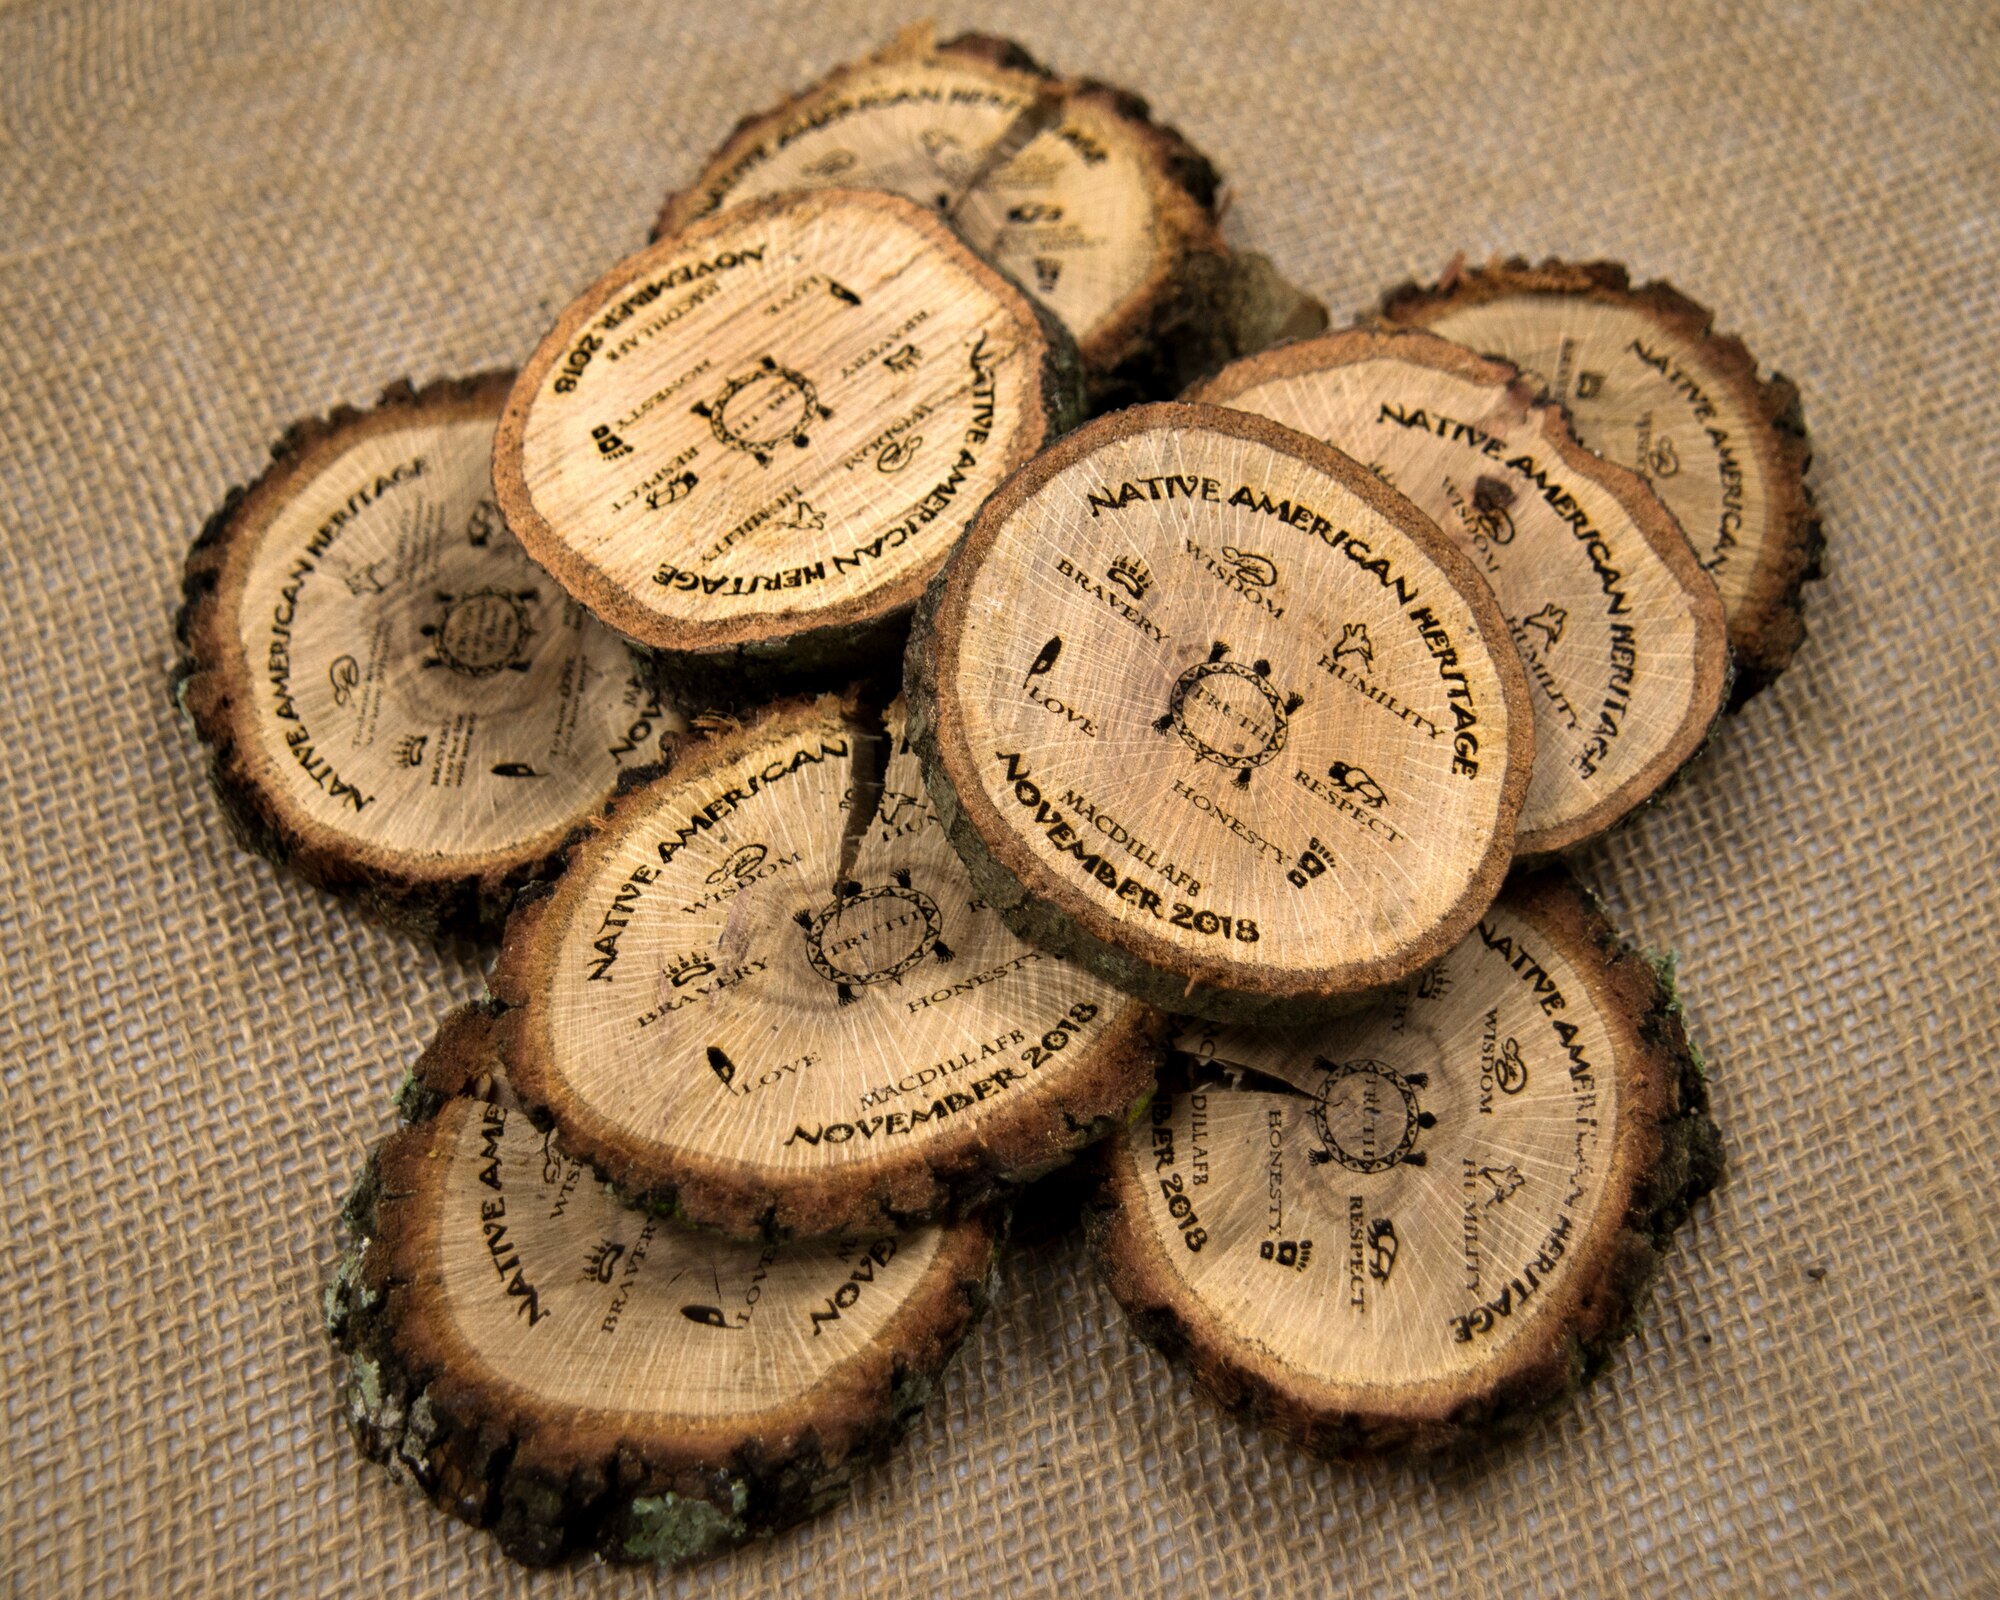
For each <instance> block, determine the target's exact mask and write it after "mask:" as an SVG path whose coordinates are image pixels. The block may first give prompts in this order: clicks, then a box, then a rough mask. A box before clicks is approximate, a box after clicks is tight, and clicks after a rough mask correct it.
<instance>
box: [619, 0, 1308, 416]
mask: <svg viewBox="0 0 2000 1600" xmlns="http://www.w3.org/2000/svg"><path fill="white" fill-rule="evenodd" d="M825 184H843V185H852V186H857V187H866V188H871V189H887V190H892V191H893V192H895V193H897V194H901V195H906V196H908V197H909V198H910V199H912V200H916V201H919V202H921V203H922V204H924V205H928V206H931V207H933V208H935V209H936V210H937V211H938V212H940V213H941V214H943V215H945V216H948V217H949V218H950V219H951V221H952V222H953V223H954V224H955V225H956V226H957V227H958V228H959V230H960V231H961V232H962V233H963V234H964V235H965V237H966V239H967V240H968V241H969V242H970V243H971V245H972V246H973V248H974V249H976V250H978V251H979V252H981V254H983V255H985V256H986V257H987V258H988V259H990V260H992V261H994V262H995V263H996V264H998V265H999V266H1000V267H1002V268H1004V269H1005V270H1006V271H1007V272H1008V273H1009V274H1010V275H1012V276H1013V277H1014V278H1015V279H1016V280H1017V281H1018V282H1020V283H1021V284H1022V285H1024V286H1025V287H1027V288H1028V289H1030V290H1032V291H1033V292H1034V293H1035V294H1036V295H1037V296H1039V297H1040V298H1041V300H1042V301H1043V303H1044V304H1046V305H1047V306H1048V307H1049V309H1050V310H1051V311H1053V312H1054V313H1055V314H1056V316H1057V317H1059V318H1060V319H1061V320H1062V322H1063V323H1064V325H1065V326H1066V327H1068V328H1069V329H1070V331H1071V332H1072V333H1073V334H1074V335H1075V337H1076V342H1077V344H1078V346H1079V348H1080V349H1081V351H1082V354H1083V361H1084V366H1085V369H1086V371H1087V372H1088V374H1089V377H1090V383H1091V390H1092V399H1093V403H1094V404H1095V405H1096V406H1097V407H1099V408H1100V409H1101V408H1105V407H1109V406H1113V405H1124V404H1129V403H1130V402H1131V401H1133V400H1139V399H1147V398H1153V397H1156V396H1161V395H1168V394H1172V393H1174V392H1175V391H1176V390H1178V389H1180V388H1182V387H1183V386H1185V384H1186V383H1188V382H1189V381H1190V380H1191V379H1192V378H1194V377H1195V376H1196V375H1197V374H1198V373H1200V372H1202V371H1213V370H1214V369H1215V368H1216V367H1217V366H1219V365H1221V363H1222V362H1224V361H1226V360H1228V359H1229V357H1230V356H1231V355H1233V354H1238V353H1243V352H1245V351H1247V350H1250V349H1261V348H1263V346H1264V345H1266V344H1268V343H1270V342H1271V341H1272V340H1273V339H1275V338H1281V337H1294V336H1297V335H1299V334H1302V333H1316V332H1318V331H1319V330H1320V329H1321V328H1323V327H1325V326H1326V310H1325V308H1324V307H1323V306H1321V305H1320V304H1319V302H1318V301H1316V300H1313V299H1311V298H1310V297H1308V296H1305V295H1302V294H1300V293H1299V291H1298V290H1296V289H1294V288H1292V287H1291V286H1290V285H1289V284H1286V283H1284V281H1283V280H1282V279H1281V278H1279V277H1278V276H1277V275H1276V273H1275V271H1274V270H1273V269H1272V268H1271V265H1270V263H1269V262H1268V261H1267V260H1265V259H1264V258H1263V257H1261V256H1256V255H1254V254H1249V253H1244V254H1243V256H1242V258H1241V259H1240V260H1239V259H1236V258H1232V257H1231V256H1230V254H1229V252H1228V250H1227V249H1226V247H1225V246H1224V245H1223V243H1222V238H1221V235H1220V233H1219V232H1218V231H1217V227H1216V195H1217V190H1218V188H1219V185H1220V180H1219V179H1218V178H1217V176H1216V173H1215V169H1214V167H1212V166H1211V165H1210V164H1209V162H1208V160H1207V158H1206V157H1204V156H1203V155H1202V154H1201V153H1200V152H1199V151H1197V150H1196V149H1195V148H1194V147H1193V146H1192V145H1190V144H1189V143H1188V142H1187V141H1186V140H1185V139H1184V138H1182V137H1181V135H1180V134H1179V133H1178V132H1177V131H1175V130H1174V129H1172V128H1168V127H1163V126H1162V125H1160V124H1158V123H1156V122H1154V121H1153V120H1152V118H1151V116H1150V114H1149V111H1148V108H1147V105H1146V102H1145V101H1144V100H1142V99H1140V98H1139V97H1138V96H1137V95H1134V94H1130V93H1128V92H1126V91H1125V90H1122V89H1114V88H1112V87H1110V86H1109V85H1107V84H1102V83H1096V82H1091V81H1072V80H1067V79H1062V78H1058V77H1056V76H1054V75H1053V74H1052V73H1050V72H1048V71H1047V70H1046V69H1045V68H1043V67H1042V66H1040V65H1039V64H1037V62H1036V61H1035V59H1034V58H1033V57H1032V56H1030V55H1029V54H1028V53H1027V52H1026V51H1025V50H1023V49H1021V47H1020V46H1019V45H1016V44H1012V43H1010V42H1008V41H1006V40H1003V39H994V38H989V37H985V36H982V35H978V34H966V35H964V36H962V37H960V38H958V39H954V40H952V41H951V42H949V43H947V44H944V45H941V46H940V45H938V44H937V43H936V42H935V40H934V37H933V35H932V32H931V29H930V27H929V26H928V25H927V24H926V25H921V26H918V27H916V28H912V29H909V30H906V31H905V33H904V34H903V35H902V36H901V37H900V38H899V39H898V40H897V42H896V43H895V44H893V45H892V46H890V47H889V48H888V49H887V50H884V51H882V52H881V53H879V54H877V55H876V56H874V57H872V58H870V59H868V60H865V61H859V62H853V63H850V64H849V65H846V66H843V67H839V68H836V69H835V70H834V71H833V72H831V73H829V74H828V75H827V76H826V77H825V78H823V79H821V80H820V81H819V82H818V83H816V84H814V85H813V86H812V87H811V88H808V89H806V90H803V91H802V92H801V93H799V94H797V95H795V96H793V97H792V98H791V99H789V100H787V101H785V102H784V104H782V105H780V106H777V107H775V108H773V109H772V110H770V111H767V112H765V113H763V114H761V115H758V116H753V117H747V118H745V119H744V121H743V122H742V124H741V125H740V126H739V127H738V128H737V129H736V131H735V132H734V133H733V134H732V135H731V136H730V138H729V140H728V142H727V143H726V144H724V145H723V147H722V148H721V149H720V150H718V151H717V152H716V153H715V154H714V155H713V156H712V157H710V159H709V161H708V164H707V165H706V166H705V167H703V169H702V171H701V173H700V175H699V176H698V177H697V178H696V179H695V181H694V182H693V183H692V184H690V185H689V186H688V187H687V188H686V189H684V190H682V191H681V192H680V193H678V194H675V195H673V196H671V197H669V199H668V200H667V203H666V206H665V209H664V210H663V211H662V212H661V214H660V220H659V225H658V229H657V231H656V237H657V236H658V235H661V234H670V233H677V232H679V231H680V230H681V229H683V228H685V227H687V226H688V225H689V224H690V223H692V222H694V221H695V220H697V219H698V218H701V217H705V216H707V215H709V214H710V213H712V212H714V211H717V210H719V209H721V208H723V207H725V206H729V205H734V204H737V203H739V202H741V201H743V200H746V199H753V198H758V197H761V196H765V195H772V194H779V193H783V192H785V191H788V190H794V189H806V188H817V187H820V186H821V185H825Z"/></svg>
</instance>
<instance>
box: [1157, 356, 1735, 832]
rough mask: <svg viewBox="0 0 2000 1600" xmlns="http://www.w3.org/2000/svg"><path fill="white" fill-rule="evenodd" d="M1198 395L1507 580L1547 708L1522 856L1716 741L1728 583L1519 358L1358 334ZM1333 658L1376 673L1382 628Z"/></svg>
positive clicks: (1616, 812) (1633, 798) (1641, 791)
mask: <svg viewBox="0 0 2000 1600" xmlns="http://www.w3.org/2000/svg"><path fill="white" fill-rule="evenodd" d="M1193 397H1194V398H1197V399H1201V400H1206V401H1210V402H1213V403H1215V404H1217V405H1227V406H1234V407H1236V408H1238V409H1239V410H1243V411H1253V412H1256V413H1257V414H1258V415H1260V416H1268V417H1271V418H1273V419H1274V420H1276V421H1278V422H1282V423H1284V424H1286V425H1287V426H1288V427H1294V428H1298V429H1300V430H1301V431H1302V432H1305V433H1310V434H1312V435H1314V436H1315V437H1316V438H1321V439H1324V440H1326V441H1327V442H1328V443H1329V444H1331V445H1333V446H1335V447H1336V448H1337V449H1341V450H1345V451H1347V452H1348V453H1349V454H1351V455H1353V456H1354V458H1355V459H1356V460H1358V461H1363V462H1366V463H1367V464H1368V467H1369V469H1370V470H1371V471H1373V472H1374V473H1375V474H1376V475H1377V476H1378V477H1380V478H1382V479H1383V480H1384V481H1385V482H1388V483H1391V484H1393V485H1395V487H1396V488H1398V489H1399V490H1401V491H1402V492H1403V493H1404V494H1407V495H1408V496H1409V497H1410V498H1411V500H1413V501H1414V502H1415V503H1416V504H1417V505H1418V506H1419V507H1421V508H1422V509H1423V510H1424V511H1425V512H1426V513H1428V514H1429V515H1430V516H1432V517H1433V518H1435V519H1436V521H1437V523H1438V525H1439V526H1440V527H1441V528H1442V529H1444V531H1445V532H1446V533H1447V534H1449V535H1451V537H1452V538H1453V539H1454V540H1455V541H1456V543H1457V544H1458V546H1459V548H1460V549H1461V550H1463V551H1464V552H1465V554H1466V556H1467V557H1468V558H1469V559H1470V560H1471V561H1472V563H1473V565H1474V566H1475V567H1476V568H1477V569H1478V571H1479V573H1480V575H1481V577H1483V578H1484V579H1485V580H1486V581H1487V582H1488V583H1490V584H1491V585H1492V586H1493V589H1494V592H1495V594H1496V595H1497V596H1498V597H1499V600H1500V604H1501V607H1502V609H1503V610H1504V611H1505V613H1506V616H1507V626H1508V630H1509V632H1510V633H1511V634H1512V636H1513V640H1514V644H1515V647H1516V649H1518V650H1519V651H1520V653H1521V657H1522V660H1523V662H1524V663H1525V664H1526V666H1527V668H1528V680H1529V686H1530V698H1531V701H1532V704H1533V707H1534V718H1535V744H1536V759H1535V775H1534V779H1533V781H1532V782H1531V783H1530V784H1529V786H1528V798H1527V803H1526V804H1525V805H1524V806H1523V807H1522V810H1521V820H1520V832H1519V838H1518V843H1517V849H1518V850H1519V851H1520V853H1522V854H1525V855H1539V854H1546V853H1549V852H1552V851H1556V850H1562V849H1566V848H1568V847H1569V846H1571V845H1574V844H1576V843H1579V842H1580V841H1582V840H1584V839H1588V838H1592V837H1595V836H1596V835H1597V834H1598V833H1601V832H1603V831H1604V830H1605V829H1606V828H1609V827H1611V826H1612V825H1613V824H1614V823H1616V822H1618V821H1619V820H1620V819H1622V818H1623V817H1625V816H1627V815H1628V814H1629V813H1630V812H1631V811H1632V810H1633V809H1634V808H1635V807H1637V806H1639V805H1640V804H1642V803H1643V802H1644V801H1646V800H1647V799H1648V798H1650V797H1651V796H1652V795H1654V794H1657V793H1658V792H1659V791H1660V789H1661V788H1662V787H1663V786H1664V785H1665V784H1666V782H1667V781H1668V780H1669V779H1670V778H1671V777H1672V776H1673V775H1674V773H1675V772H1676V771H1677V770H1679V768H1680V767H1681V766H1682V765H1683V764H1684V763H1685V762H1687V761H1688V760H1689V759H1690V758H1691V757H1692V756H1693V755H1694V753H1695V752H1696V751H1698V750H1699V749H1700V748H1701V747H1702V743H1703V741H1704V740H1705V739H1706V738H1707V736H1708V732H1709V729H1710V728H1711V726H1712V725H1713V724H1714V722H1715V719H1716V717H1717V715H1718V714H1719V713H1720V712H1721V710H1722V707H1723V702H1724V698H1725V695H1726V693H1727V690H1728V682H1729V645H1728V638H1727V634H1726V629H1725V625H1724V622H1723V614H1722V602H1721V600H1720V598H1719V597H1718V595H1717V594H1716V590H1715V585H1714V583H1713V582H1712V581H1711V580H1710V579H1709V577H1708V575H1707V574H1706V573H1705V572H1703V570H1702V567H1701V563H1700V562H1699V561H1698V560H1697V559H1696V557H1695V554H1694V551H1693V550H1692V549H1691V548H1690V547H1689V545H1688V542H1687V540H1686V538H1684V537H1683V536H1682V534H1681V531H1680V528H1679V525H1678V524H1677V523H1676V522H1675V520H1674V517H1673V514H1672V513H1671V512H1669V511H1668V510H1667V509H1666V507H1665V506H1664V505H1662V504H1661V503H1660V498H1659V496H1658V495H1656V494H1654V493H1653V491H1652V490H1651V489H1650V488H1648V487H1647V485H1646V483H1645V482H1644V480H1643V479H1641V478H1639V477H1638V476H1636V475H1635V474H1633V473H1631V472H1628V471H1626V470H1624V469H1623V468H1620V467H1617V466H1614V465H1612V464H1611V463H1609V462H1607V461H1604V460H1602V459H1600V458H1599V457H1597V456H1594V455H1592V454H1591V453H1590V452H1589V451H1587V450H1585V449H1584V448H1582V446H1580V445H1578V444H1577V443H1576V441H1575V440H1574V439H1572V438H1571V437H1570V434H1569V430H1568V427H1567V426H1566V425H1565V423H1564V422H1563V418H1562V413H1561V410H1560V408H1558V407H1557V406H1555V405H1553V404H1549V403H1545V402H1541V401H1537V400H1536V399H1535V398H1534V396H1533V393H1532V391H1531V390H1530V388H1529V387H1528V386H1527V385H1526V384H1525V383H1523V382H1522V381H1521V380H1520V378H1519V376H1518V375H1517V374H1516V373H1515V371H1514V369H1512V368H1511V367H1508V366H1507V365H1505V364H1504V363H1501V362H1496V361H1489V360H1485V359H1483V358H1481V357H1478V356H1475V355H1474V354H1473V353H1472V352H1471V351H1469V350H1466V349H1464V348H1463V347H1461V346H1458V345H1454V344H1451V343H1450V342H1448V341H1447V340H1444V339H1440V338H1436V337H1434V336H1432V335H1430V334H1426V333H1421V332H1416V331H1402V332H1385V331H1379V330H1373V329H1349V330H1347V331H1346V332H1343V333H1336V334H1329V335H1327V336H1325V337H1323V338H1319V339H1307V340H1302V341H1299V342H1297V343H1294V344H1290V345H1287V346H1285V347H1283V348H1282V349H1279V350H1274V351H1271V352H1270V353H1268V354H1266V355H1261V356H1251V357H1248V358H1246V359H1245V360H1242V361H1238V362H1235V363H1233V364H1232V365H1230V366H1228V367H1225V368H1224V369H1223V370H1222V371H1221V372H1220V373H1219V374H1217V375H1216V377H1214V378H1213V379H1211V380H1210V381H1209V382H1207V383H1205V384H1202V385H1200V386H1198V387H1197V389H1196V390H1195V391H1194V393H1193ZM1332 656H1333V661H1334V664H1335V667H1336V668H1337V670H1338V672H1339V673H1341V674H1343V675H1345V676H1344V677H1343V680H1342V681H1344V682H1350V683H1353V682H1367V681H1368V680H1369V678H1370V674H1371V671H1372V669H1373V667H1374V643H1373V637H1372V635H1370V634H1369V633H1368V631H1367V626H1366V624H1365V623H1364V622H1361V621H1358V620H1355V621H1348V622H1344V623H1343V624H1342V625H1341V631H1340V637H1339V639H1338V640H1337V641H1335V643H1334V647H1333V651H1332Z"/></svg>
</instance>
